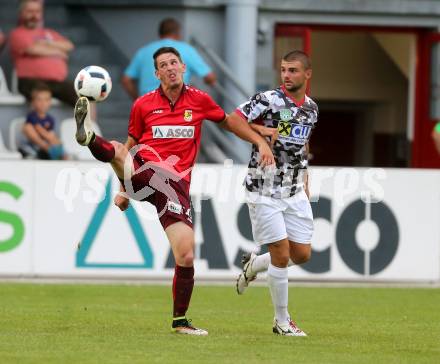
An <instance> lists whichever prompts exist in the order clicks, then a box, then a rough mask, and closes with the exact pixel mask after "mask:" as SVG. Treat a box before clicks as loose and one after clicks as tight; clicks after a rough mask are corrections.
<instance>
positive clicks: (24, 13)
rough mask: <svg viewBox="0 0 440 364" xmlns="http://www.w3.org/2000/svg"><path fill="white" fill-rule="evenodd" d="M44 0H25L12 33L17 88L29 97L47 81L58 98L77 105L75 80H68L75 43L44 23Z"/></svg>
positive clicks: (12, 53) (21, 4)
mask: <svg viewBox="0 0 440 364" xmlns="http://www.w3.org/2000/svg"><path fill="white" fill-rule="evenodd" d="M42 20H43V5H42V2H41V0H22V1H21V3H20V20H19V24H20V25H19V26H18V27H17V28H15V29H14V30H13V31H12V32H11V34H10V37H9V40H10V48H11V55H12V59H13V62H14V67H15V70H16V72H17V76H18V90H19V91H20V93H21V94H23V95H24V96H25V97H26V99H27V100H29V99H30V96H31V91H32V90H33V88H34V87H35V85H36V84H37V83H38V82H40V81H44V82H45V83H46V84H47V85H48V86H49V88H50V90H51V91H52V94H53V96H54V97H56V98H57V99H59V100H61V101H63V102H65V103H67V104H70V105H72V106H74V105H75V102H76V99H77V96H76V93H75V90H74V89H73V82H71V81H68V80H66V77H67V61H68V58H69V53H70V52H71V51H72V50H73V48H74V46H73V44H72V42H70V41H69V40H68V39H67V38H64V37H63V36H61V35H60V34H59V33H57V32H56V31H54V30H52V29H48V28H43V27H42V26H41V24H42Z"/></svg>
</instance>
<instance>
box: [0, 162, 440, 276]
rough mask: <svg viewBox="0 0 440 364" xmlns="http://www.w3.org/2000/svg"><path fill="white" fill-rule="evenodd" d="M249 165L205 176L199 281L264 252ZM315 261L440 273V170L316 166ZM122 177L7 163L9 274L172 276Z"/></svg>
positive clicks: (5, 268)
mask: <svg viewBox="0 0 440 364" xmlns="http://www.w3.org/2000/svg"><path fill="white" fill-rule="evenodd" d="M245 172H246V168H245V167H243V166H229V165H225V166H223V165H200V166H197V167H196V168H195V169H194V171H193V177H192V187H191V195H192V199H193V204H194V210H195V216H194V221H195V236H196V252H195V253H196V262H195V265H196V271H197V273H196V274H197V277H198V278H208V279H210V278H213V279H215V278H219V279H232V278H233V277H235V276H236V274H237V273H238V272H239V271H240V270H239V266H240V263H239V261H240V258H241V255H242V253H243V252H247V251H252V250H255V249H256V245H255V244H254V243H253V241H252V233H251V227H250V221H249V215H248V212H247V206H246V204H245V203H244V188H243V186H242V181H243V177H244V174H245ZM310 172H311V188H312V208H313V212H314V216H315V233H314V236H313V241H312V247H313V254H312V259H311V260H310V262H309V263H307V264H306V265H303V266H295V267H292V268H290V269H289V274H290V278H291V279H301V280H349V281H359V280H360V281H364V280H368V281H414V282H417V281H420V282H433V281H439V280H440V269H439V266H440V224H439V223H438V222H439V221H440V189H439V188H438V186H440V172H438V171H433V170H410V169H360V168H356V169H350V168H345V169H343V168H337V169H335V168H313V169H311V171H310ZM118 190H119V182H118V180H117V179H116V178H114V177H113V174H112V173H111V169H110V168H109V167H108V166H106V165H104V164H99V163H94V162H82V163H74V162H43V161H38V162H27V161H23V162H14V163H12V162H3V161H2V162H0V275H3V276H8V275H15V276H17V275H22V276H44V277H107V278H113V277H121V278H124V277H130V278H161V277H169V276H171V275H172V272H173V261H172V259H171V256H170V249H169V244H168V241H167V239H166V235H165V233H164V232H163V230H162V228H161V226H160V224H159V221H158V218H157V216H156V214H155V209H154V207H152V206H151V205H149V204H148V203H138V202H135V203H133V204H132V208H131V209H129V210H128V211H127V212H125V213H121V212H120V211H119V210H118V209H117V208H116V207H115V206H114V204H113V197H114V195H115V194H116V192H117V191H118Z"/></svg>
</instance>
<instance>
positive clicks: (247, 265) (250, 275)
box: [235, 253, 257, 294]
mask: <svg viewBox="0 0 440 364" xmlns="http://www.w3.org/2000/svg"><path fill="white" fill-rule="evenodd" d="M256 257H257V254H255V253H248V254H244V255H243V257H242V259H241V263H242V264H243V271H242V272H241V273H240V274H239V276H238V278H237V282H236V284H235V287H236V289H237V293H238V294H243V293H244V291H245V289H246V288H247V286H248V285H249V283H250V282H251V281H253V280H254V279H255V278H257V273H256V272H254V271H253V270H252V265H253V263H254V261H255V258H256Z"/></svg>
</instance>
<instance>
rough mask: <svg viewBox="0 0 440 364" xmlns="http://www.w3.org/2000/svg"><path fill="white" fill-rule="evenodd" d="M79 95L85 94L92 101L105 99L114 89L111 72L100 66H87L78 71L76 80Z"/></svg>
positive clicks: (75, 85)
mask: <svg viewBox="0 0 440 364" xmlns="http://www.w3.org/2000/svg"><path fill="white" fill-rule="evenodd" d="M74 87H75V91H76V94H77V95H78V97H81V96H85V97H87V98H88V99H89V100H90V101H96V102H99V101H104V100H105V99H106V98H107V96H108V95H109V94H110V91H111V90H112V80H111V78H110V75H109V73H108V72H107V71H106V70H105V69H104V68H102V67H99V66H87V67H85V68H83V69H82V70H81V71H79V72H78V74H77V75H76V78H75V81H74Z"/></svg>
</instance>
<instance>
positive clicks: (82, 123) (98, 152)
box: [74, 97, 115, 162]
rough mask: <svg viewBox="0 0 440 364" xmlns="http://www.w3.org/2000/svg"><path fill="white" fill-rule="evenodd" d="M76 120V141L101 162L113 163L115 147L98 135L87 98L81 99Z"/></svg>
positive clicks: (76, 109)
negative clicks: (94, 128)
mask: <svg viewBox="0 0 440 364" xmlns="http://www.w3.org/2000/svg"><path fill="white" fill-rule="evenodd" d="M74 116H75V120H76V134H75V137H76V141H77V142H78V144H81V145H83V146H87V147H88V148H89V149H90V151H91V152H92V154H93V156H94V157H95V158H96V159H97V160H99V161H101V162H111V161H112V160H113V158H114V157H115V147H114V146H113V144H112V143H110V142H109V141H107V140H105V139H104V138H101V137H100V136H98V135H96V134H95V132H94V131H93V123H92V119H91V118H90V102H89V100H88V99H87V97H80V98H79V99H78V101H77V102H76V105H75V109H74Z"/></svg>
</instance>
